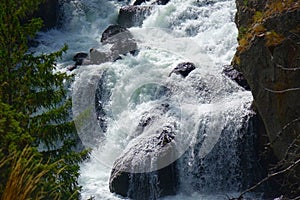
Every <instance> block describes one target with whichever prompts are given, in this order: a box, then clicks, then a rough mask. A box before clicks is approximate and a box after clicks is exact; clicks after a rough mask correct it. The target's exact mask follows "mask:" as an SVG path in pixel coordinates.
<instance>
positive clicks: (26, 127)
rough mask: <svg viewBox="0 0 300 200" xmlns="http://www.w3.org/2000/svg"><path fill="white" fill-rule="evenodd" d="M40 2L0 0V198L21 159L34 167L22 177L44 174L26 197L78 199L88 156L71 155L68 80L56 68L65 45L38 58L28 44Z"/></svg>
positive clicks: (73, 134) (72, 128)
mask: <svg viewBox="0 0 300 200" xmlns="http://www.w3.org/2000/svg"><path fill="white" fill-rule="evenodd" d="M39 4H40V0H22V1H19V0H1V2H0V162H1V163H0V196H2V197H3V199H4V197H5V196H6V197H7V196H9V195H7V194H5V193H6V192H8V191H9V190H8V189H6V188H7V185H9V183H12V180H11V177H12V178H18V176H12V174H13V173H15V172H16V170H15V169H16V167H15V166H16V163H18V162H17V161H20V162H24V163H27V164H28V166H34V165H36V166H38V167H31V168H29V169H31V170H32V172H30V173H25V174H26V175H28V176H32V177H35V176H40V175H42V176H41V177H40V178H39V179H37V180H38V181H37V182H36V183H35V187H34V189H33V190H31V191H32V192H31V193H30V194H28V197H26V198H29V197H30V198H34V199H36V198H42V199H78V198H79V190H80V186H79V185H78V182H77V178H78V176H79V173H78V171H79V163H80V162H81V161H82V160H83V159H85V158H86V157H87V154H88V153H87V151H81V152H76V151H75V147H76V138H77V135H76V130H75V125H74V122H73V121H71V120H70V108H71V101H70V99H69V97H68V93H67V90H66V85H65V84H66V83H68V82H69V81H70V80H71V78H72V77H70V76H68V75H67V74H66V73H61V72H57V68H56V61H57V60H58V59H59V58H60V57H61V56H62V54H63V53H64V52H65V51H66V49H67V47H66V46H64V47H63V48H62V49H61V50H59V51H57V52H54V53H51V54H41V55H38V56H36V55H34V52H29V50H28V40H29V39H31V38H32V37H34V35H35V34H36V32H37V31H38V30H39V29H40V28H41V26H42V21H41V20H40V19H31V18H30V16H32V13H33V11H34V10H36V9H37V8H38V6H39ZM16 156H17V157H16ZM22 160H23V161H22ZM28 160H30V162H29V161H28ZM18 166H19V165H18ZM20 166H22V165H20ZM25 166H26V165H25ZM21 183H23V182H21ZM29 183H30V182H26V181H25V182H24V184H29ZM18 188H19V189H22V188H23V189H24V188H26V187H18ZM15 192H17V191H15ZM18 192H21V193H22V191H18ZM42 194H47V195H42ZM37 195H38V196H37Z"/></svg>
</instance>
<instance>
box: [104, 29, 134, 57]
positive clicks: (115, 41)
mask: <svg viewBox="0 0 300 200" xmlns="http://www.w3.org/2000/svg"><path fill="white" fill-rule="evenodd" d="M101 42H102V44H112V46H111V48H110V51H111V52H110V54H109V55H108V57H109V60H111V61H114V60H116V59H118V58H119V57H120V55H125V54H127V53H133V52H135V51H136V50H137V48H138V47H137V43H136V41H135V40H134V38H133V35H132V34H131V33H130V31H129V30H128V29H126V28H124V27H122V26H120V25H110V26H108V27H107V28H106V29H105V31H104V32H103V33H102V37H101ZM103 55H104V54H103ZM104 56H106V55H104Z"/></svg>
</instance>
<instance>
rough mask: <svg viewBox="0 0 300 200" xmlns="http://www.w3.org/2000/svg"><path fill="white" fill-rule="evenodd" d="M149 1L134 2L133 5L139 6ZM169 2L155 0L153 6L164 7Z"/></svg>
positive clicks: (137, 0)
mask: <svg viewBox="0 0 300 200" xmlns="http://www.w3.org/2000/svg"><path fill="white" fill-rule="evenodd" d="M148 1H149V0H136V1H135V2H134V3H133V5H141V4H142V3H145V2H148ZM169 1H170V0H157V1H155V2H154V4H158V5H166V4H167V3H168V2H169Z"/></svg>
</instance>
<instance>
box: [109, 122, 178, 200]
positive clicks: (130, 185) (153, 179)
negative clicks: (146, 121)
mask: <svg viewBox="0 0 300 200" xmlns="http://www.w3.org/2000/svg"><path fill="white" fill-rule="evenodd" d="M174 137H175V132H174V127H173V126H172V125H165V126H163V127H162V128H161V129H159V130H157V131H156V132H155V134H153V135H150V136H149V135H144V136H142V137H141V136H139V137H137V138H136V139H133V140H132V141H131V143H130V144H129V145H128V146H127V148H126V149H125V151H124V152H123V153H122V155H121V156H120V157H119V158H118V159H117V160H116V161H115V163H114V165H113V170H112V172H111V176H110V180H109V189H110V191H111V192H114V193H116V194H120V195H122V196H124V197H129V198H132V199H139V200H148V199H157V198H159V197H162V196H166V195H174V194H176V190H177V186H178V172H177V163H176V161H174V160H175V159H174V158H175V157H176V156H177V155H176V152H175V147H174V145H175V143H174ZM176 158H177V157H176ZM156 167H157V168H156Z"/></svg>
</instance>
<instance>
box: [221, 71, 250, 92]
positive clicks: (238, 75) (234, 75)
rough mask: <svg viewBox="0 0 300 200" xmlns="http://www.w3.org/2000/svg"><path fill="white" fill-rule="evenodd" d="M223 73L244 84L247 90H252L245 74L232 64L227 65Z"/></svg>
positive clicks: (241, 84) (239, 83)
mask: <svg viewBox="0 0 300 200" xmlns="http://www.w3.org/2000/svg"><path fill="white" fill-rule="evenodd" d="M223 73H224V74H225V75H226V76H227V77H229V78H230V79H231V80H234V81H235V82H236V83H237V84H238V85H240V86H242V87H243V88H244V89H245V90H250V87H249V84H248V83H247V80H246V79H245V77H244V75H243V74H242V73H241V72H239V71H238V70H236V69H234V68H233V66H232V65H229V66H226V67H225V68H224V69H223Z"/></svg>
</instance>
